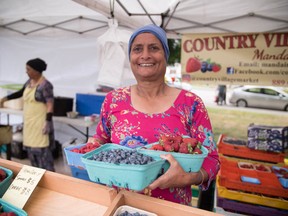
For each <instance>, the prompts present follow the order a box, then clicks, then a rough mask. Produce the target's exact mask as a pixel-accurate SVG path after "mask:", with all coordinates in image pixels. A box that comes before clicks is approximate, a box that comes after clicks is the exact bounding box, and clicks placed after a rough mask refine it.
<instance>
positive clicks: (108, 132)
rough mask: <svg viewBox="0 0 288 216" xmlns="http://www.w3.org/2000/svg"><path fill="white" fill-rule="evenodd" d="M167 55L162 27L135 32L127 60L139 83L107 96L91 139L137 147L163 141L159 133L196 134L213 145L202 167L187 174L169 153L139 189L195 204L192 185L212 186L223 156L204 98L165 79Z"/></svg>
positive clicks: (167, 49)
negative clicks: (162, 167)
mask: <svg viewBox="0 0 288 216" xmlns="http://www.w3.org/2000/svg"><path fill="white" fill-rule="evenodd" d="M169 54H170V53H169V48H168V43H167V37H166V33H165V31H164V30H163V29H162V28H160V27H158V26H156V25H147V26H144V27H141V28H139V29H137V30H136V31H135V32H134V33H133V34H132V36H131V38H130V41H129V59H130V65H131V69H132V71H133V74H134V76H135V78H136V80H137V84H136V85H132V86H127V87H122V88H118V89H114V90H113V91H111V92H109V93H108V94H107V95H106V98H105V100H104V102H103V104H102V108H101V113H100V121H99V123H98V125H97V128H96V133H95V135H94V136H93V139H94V140H95V141H98V142H100V143H102V144H105V143H116V144H119V145H122V146H126V147H130V148H137V147H141V146H145V145H147V144H150V143H154V142H157V141H159V136H160V134H165V135H181V136H189V137H193V138H196V139H197V140H198V141H199V142H201V143H203V145H204V146H205V147H206V148H207V149H208V150H209V154H208V156H207V157H206V159H205V160H204V162H203V166H202V168H201V170H200V171H199V172H191V173H186V172H185V171H184V170H183V169H182V167H181V166H180V165H179V163H178V162H177V161H176V160H175V159H174V158H173V156H172V155H171V154H168V155H162V156H161V157H163V158H164V159H166V160H167V161H169V163H170V165H171V166H170V168H169V169H168V170H167V172H165V173H164V174H163V175H161V176H160V177H159V178H158V179H156V180H155V181H154V182H153V183H151V184H150V185H149V187H148V188H146V189H144V190H143V191H142V192H141V193H143V194H146V195H149V196H152V197H156V198H160V199H165V200H169V201H172V202H176V203H181V204H185V205H191V200H192V191H191V185H199V186H200V188H201V189H202V190H206V189H208V187H209V185H210V183H211V182H212V181H213V180H215V178H216V175H217V173H218V171H219V168H220V163H219V156H218V153H217V147H216V144H215V142H214V137H213V136H214V135H213V132H212V128H211V123H210V119H209V116H208V113H207V110H206V108H205V106H204V103H203V101H202V100H201V99H200V98H199V97H198V96H197V95H195V94H194V93H192V92H189V91H186V90H183V89H182V90H181V89H178V88H174V87H169V86H168V85H167V84H166V83H165V72H166V66H167V61H168V58H169Z"/></svg>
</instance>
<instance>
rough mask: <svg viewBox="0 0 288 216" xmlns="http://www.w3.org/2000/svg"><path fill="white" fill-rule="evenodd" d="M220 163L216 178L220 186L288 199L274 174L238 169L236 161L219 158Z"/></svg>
mask: <svg viewBox="0 0 288 216" xmlns="http://www.w3.org/2000/svg"><path fill="white" fill-rule="evenodd" d="M220 162H221V170H220V172H219V174H218V176H219V181H220V182H219V183H220V185H221V186H224V187H226V188H228V189H234V190H242V191H245V192H254V193H260V194H263V195H267V196H272V197H282V198H286V199H287V198H288V189H287V188H284V187H283V186H282V185H281V184H280V182H279V180H278V177H277V176H276V174H275V173H273V172H267V171H261V170H255V169H251V170H248V169H240V168H239V166H238V163H237V162H236V161H233V160H228V159H227V158H224V157H220ZM270 170H271V168H270Z"/></svg>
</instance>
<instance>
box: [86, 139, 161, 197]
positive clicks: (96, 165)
mask: <svg viewBox="0 0 288 216" xmlns="http://www.w3.org/2000/svg"><path fill="white" fill-rule="evenodd" d="M117 148H118V149H119V148H122V149H128V150H131V149H130V148H127V147H123V146H121V145H117V144H105V145H102V146H101V147H99V148H97V149H95V150H93V151H91V152H88V153H86V154H85V155H83V156H82V157H81V159H82V162H83V163H84V164H85V166H86V169H87V172H88V175H89V178H90V180H91V181H93V182H96V183H100V184H105V185H108V186H110V187H111V186H117V187H121V188H126V189H129V190H135V191H141V190H143V189H144V188H146V187H147V186H148V185H149V184H151V183H152V182H153V181H154V180H155V179H156V178H157V177H158V175H159V174H160V171H161V169H162V166H163V164H164V162H165V161H164V160H163V159H161V158H160V157H158V156H152V157H153V159H154V160H155V161H153V162H151V163H149V164H145V165H130V164H112V163H107V162H102V161H95V160H92V159H90V158H91V157H92V156H93V155H94V154H99V153H100V152H101V151H108V150H111V149H117ZM143 154H145V153H143ZM145 155H146V154H145Z"/></svg>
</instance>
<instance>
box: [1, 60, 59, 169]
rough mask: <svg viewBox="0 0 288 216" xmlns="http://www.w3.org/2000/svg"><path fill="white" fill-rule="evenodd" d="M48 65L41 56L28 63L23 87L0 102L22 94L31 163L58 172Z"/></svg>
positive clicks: (26, 145)
mask: <svg viewBox="0 0 288 216" xmlns="http://www.w3.org/2000/svg"><path fill="white" fill-rule="evenodd" d="M46 68H47V64H46V62H45V61H43V60H42V59H40V58H36V59H31V60H29V61H28V62H27V63H26V72H27V75H28V77H29V79H28V81H26V83H25V84H24V85H23V87H22V89H20V90H19V91H17V92H15V93H12V94H10V95H8V96H6V97H4V98H2V99H1V101H0V106H1V107H3V104H4V102H5V101H7V100H11V99H16V98H20V97H23V103H24V104H23V124H24V125H23V147H24V149H25V150H26V151H27V153H28V157H29V160H30V162H31V165H32V166H35V167H39V168H43V169H46V170H50V171H55V169H54V160H53V156H52V151H51V150H52V148H54V145H55V144H54V128H53V122H52V115H53V108H54V94H53V85H52V84H51V83H50V82H49V81H48V80H47V79H46V78H45V77H44V76H43V74H42V73H43V71H45V70H46Z"/></svg>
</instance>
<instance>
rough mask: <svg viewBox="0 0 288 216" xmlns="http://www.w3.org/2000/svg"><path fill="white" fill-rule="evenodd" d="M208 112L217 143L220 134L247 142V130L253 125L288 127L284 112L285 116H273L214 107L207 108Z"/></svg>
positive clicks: (284, 114) (287, 119)
mask: <svg viewBox="0 0 288 216" xmlns="http://www.w3.org/2000/svg"><path fill="white" fill-rule="evenodd" d="M207 110H208V114H209V117H210V120H211V124H212V127H213V132H214V136H215V141H216V142H217V141H218V138H219V136H220V134H225V135H227V136H229V137H234V138H238V139H243V140H247V130H248V126H249V125H250V124H251V123H254V124H257V125H267V126H281V127H284V126H288V118H287V114H286V113H284V112H283V115H275V114H274V115H273V114H268V113H267V114H266V113H257V112H252V111H246V110H245V111H240V110H239V111H238V110H231V109H221V108H212V107H207Z"/></svg>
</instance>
